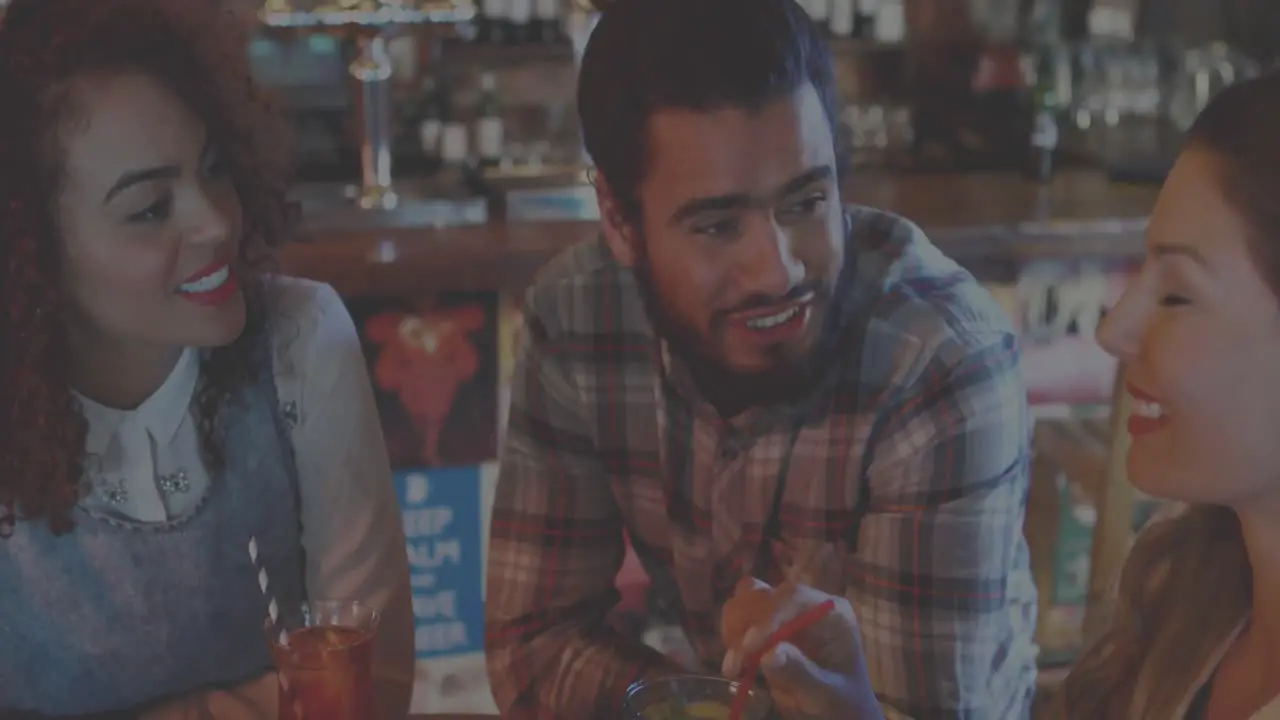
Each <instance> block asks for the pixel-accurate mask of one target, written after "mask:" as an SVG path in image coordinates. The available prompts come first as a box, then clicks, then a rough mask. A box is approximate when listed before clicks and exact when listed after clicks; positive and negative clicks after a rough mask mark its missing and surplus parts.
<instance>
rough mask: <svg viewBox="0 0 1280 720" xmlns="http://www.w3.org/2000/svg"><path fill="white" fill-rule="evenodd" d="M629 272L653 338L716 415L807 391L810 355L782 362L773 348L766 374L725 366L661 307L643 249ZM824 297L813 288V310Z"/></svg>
mask: <svg viewBox="0 0 1280 720" xmlns="http://www.w3.org/2000/svg"><path fill="white" fill-rule="evenodd" d="M642 244H643V243H642ZM633 272H634V274H635V278H636V284H637V286H638V287H639V290H640V296H641V298H642V299H643V300H644V304H645V309H646V310H647V311H648V314H649V321H650V323H651V324H652V325H653V330H654V333H655V334H656V335H657V336H658V337H659V338H661V339H662V340H664V341H666V343H667V347H668V349H669V350H670V352H671V354H672V355H673V356H675V357H676V358H678V359H679V361H680V362H681V363H683V364H684V366H685V367H686V368H687V369H688V371H689V374H690V376H691V377H692V379H693V381H694V384H695V385H697V388H698V391H699V392H700V393H701V394H702V395H703V396H704V398H705V399H706V400H707V402H709V403H710V404H711V405H712V406H714V407H715V408H716V409H717V410H718V411H719V412H720V414H721V415H722V416H724V417H733V416H734V415H737V414H739V413H740V412H742V411H743V410H746V409H747V408H750V407H755V406H767V405H778V404H783V403H786V402H789V401H794V400H798V399H800V398H801V397H803V396H804V395H805V394H806V393H807V391H808V390H810V389H811V388H812V385H813V381H814V379H815V377H816V373H814V372H813V371H814V369H815V368H814V363H813V357H812V355H811V354H810V353H806V355H805V356H804V357H802V358H794V357H788V356H787V355H786V353H785V349H784V348H783V347H781V346H779V347H778V348H776V349H775V350H774V353H775V354H776V363H775V364H774V365H773V366H772V367H770V368H769V369H768V370H764V371H761V372H754V373H742V372H736V371H734V370H733V369H732V368H729V367H727V366H726V364H725V361H724V360H722V359H720V358H717V357H715V356H714V355H713V354H712V352H711V350H712V349H711V347H710V346H711V340H709V339H708V338H707V337H706V336H705V335H704V334H703V332H702V331H701V330H700V329H699V328H697V327H695V326H693V325H691V324H690V323H688V322H686V321H684V320H682V319H681V318H680V316H679V315H678V314H677V313H676V312H674V311H673V310H671V309H670V308H668V307H667V306H666V304H665V303H664V302H663V299H662V297H661V292H660V291H659V288H658V285H657V283H656V282H655V281H654V277H653V269H652V266H651V265H650V263H649V258H648V257H647V255H645V254H644V252H643V250H642V251H641V252H640V253H639V255H638V257H637V258H636V262H635V265H634V267H633ZM827 297H829V291H828V290H827V289H826V288H818V289H817V290H816V292H815V299H814V306H815V307H819V306H821V305H825V299H826V298H827ZM816 345H818V343H813V346H816Z"/></svg>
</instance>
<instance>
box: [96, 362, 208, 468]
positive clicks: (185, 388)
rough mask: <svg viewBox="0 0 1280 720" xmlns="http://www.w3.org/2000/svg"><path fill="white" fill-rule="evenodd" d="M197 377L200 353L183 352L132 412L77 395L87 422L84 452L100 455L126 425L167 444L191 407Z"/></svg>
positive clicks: (157, 442) (160, 443) (198, 376)
mask: <svg viewBox="0 0 1280 720" xmlns="http://www.w3.org/2000/svg"><path fill="white" fill-rule="evenodd" d="M199 378H200V363H199V353H197V352H196V351H195V350H193V349H191V348H187V349H186V350H183V352H182V355H181V356H180V357H179V358H178V362H177V363H176V364H175V365H174V366H173V370H171V371H169V377H167V378H165V381H164V383H163V384H162V385H161V386H160V387H159V388H158V389H157V390H156V391H155V392H153V393H152V394H151V396H150V397H148V398H147V399H146V400H144V401H142V404H141V405H139V406H138V407H137V408H134V409H133V410H117V409H115V408H109V407H107V406H105V405H102V404H99V403H96V402H94V401H93V400H90V399H89V398H87V397H85V396H83V395H81V394H80V393H76V394H75V395H76V398H77V399H78V400H79V401H80V406H81V407H82V408H83V410H84V416H85V419H86V420H88V421H89V429H88V437H87V438H86V439H85V450H86V451H87V452H89V453H92V454H98V455H100V454H103V453H104V452H106V449H107V445H108V444H109V443H110V442H111V438H112V437H114V436H115V434H116V431H117V429H118V428H119V427H120V426H121V425H123V424H125V423H128V422H134V423H138V424H140V425H142V426H143V427H144V428H146V430H147V432H148V433H150V435H151V437H152V438H153V439H154V440H155V442H156V444H158V445H166V444H168V443H169V442H170V441H171V440H172V439H173V436H174V434H176V433H177V432H178V428H180V427H181V426H182V422H183V420H185V419H186V417H187V414H188V412H189V410H190V407H191V398H192V396H193V395H194V394H195V388H196V381H197V380H199Z"/></svg>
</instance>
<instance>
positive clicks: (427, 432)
mask: <svg viewBox="0 0 1280 720" xmlns="http://www.w3.org/2000/svg"><path fill="white" fill-rule="evenodd" d="M347 304H348V307H349V309H350V311H351V315H352V317H353V319H354V320H355V323H356V328H357V329H358V330H359V332H360V336H361V340H362V342H363V344H364V350H365V356H366V357H367V358H368V361H369V375H370V378H371V379H372V382H373V388H374V394H375V396H376V398H377V402H378V410H379V413H380V415H381V418H382V429H383V433H384V435H385V436H386V439H387V450H388V452H389V454H390V456H391V465H392V467H395V468H433V467H456V466H460V465H475V464H477V463H482V462H485V461H488V460H492V459H493V458H495V457H497V421H496V416H495V413H494V408H496V407H497V405H498V398H497V394H498V391H497V385H498V347H497V345H498V338H497V326H498V323H497V295H496V294H495V293H474V294H471V293H469V294H447V295H439V296H435V297H430V298H425V299H422V300H420V301H416V302H413V301H405V300H402V299H382V298H355V299H351V300H348V303H347Z"/></svg>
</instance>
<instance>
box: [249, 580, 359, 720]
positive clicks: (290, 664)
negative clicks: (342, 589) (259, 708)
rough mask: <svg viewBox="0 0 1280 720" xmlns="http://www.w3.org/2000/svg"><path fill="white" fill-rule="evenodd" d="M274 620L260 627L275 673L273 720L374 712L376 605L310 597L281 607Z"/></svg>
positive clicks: (338, 718)
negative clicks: (276, 703)
mask: <svg viewBox="0 0 1280 720" xmlns="http://www.w3.org/2000/svg"><path fill="white" fill-rule="evenodd" d="M280 623H281V626H280V627H276V626H274V625H273V624H272V623H271V622H270V621H268V622H267V628H266V629H267V636H268V640H269V641H270V643H271V652H272V654H273V655H274V656H275V660H276V668H277V670H278V671H279V675H280V691H279V692H280V712H279V715H278V717H279V720H364V719H365V718H372V717H374V716H375V710H374V701H373V637H374V634H375V632H376V630H377V628H378V612H377V611H376V610H374V609H373V608H371V607H369V606H368V605H364V604H362V603H359V602H345V601H332V600H321V601H312V602H307V603H303V604H302V606H301V607H298V608H293V609H289V608H281V613H280ZM281 629H283V631H284V642H282V638H281V636H280V630H281Z"/></svg>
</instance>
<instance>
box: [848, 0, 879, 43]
mask: <svg viewBox="0 0 1280 720" xmlns="http://www.w3.org/2000/svg"><path fill="white" fill-rule="evenodd" d="M855 5H856V7H855V8H854V11H853V15H854V21H853V36H854V37H856V38H865V39H867V40H872V39H874V38H875V24H876V10H877V8H879V7H880V6H879V4H878V3H877V0H856V2H855Z"/></svg>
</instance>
